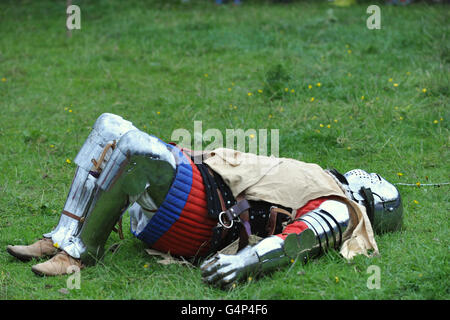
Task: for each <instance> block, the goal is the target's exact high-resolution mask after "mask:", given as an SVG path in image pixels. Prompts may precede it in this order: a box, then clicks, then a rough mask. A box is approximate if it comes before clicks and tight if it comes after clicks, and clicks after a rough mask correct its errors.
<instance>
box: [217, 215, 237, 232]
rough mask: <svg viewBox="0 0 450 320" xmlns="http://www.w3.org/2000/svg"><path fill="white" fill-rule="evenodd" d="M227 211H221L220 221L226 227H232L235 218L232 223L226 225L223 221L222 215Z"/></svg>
mask: <svg viewBox="0 0 450 320" xmlns="http://www.w3.org/2000/svg"><path fill="white" fill-rule="evenodd" d="M224 213H225V211H222V212H221V213H219V223H220V224H221V225H222V226H223V227H224V228H226V229H230V228H231V227H232V226H233V223H234V220H231V223H230V225H226V224H225V223H223V221H222V215H223V214H224Z"/></svg>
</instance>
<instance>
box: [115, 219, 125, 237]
mask: <svg viewBox="0 0 450 320" xmlns="http://www.w3.org/2000/svg"><path fill="white" fill-rule="evenodd" d="M113 231H114V232H116V233H118V234H119V238H120V240H123V239H124V237H123V229H122V217H120V219H119V221H117V228H116V227H114V228H113Z"/></svg>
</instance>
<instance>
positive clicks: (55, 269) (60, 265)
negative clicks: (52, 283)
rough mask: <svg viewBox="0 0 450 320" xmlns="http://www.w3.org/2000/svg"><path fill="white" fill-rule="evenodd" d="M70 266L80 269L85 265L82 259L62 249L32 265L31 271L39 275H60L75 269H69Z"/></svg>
mask: <svg viewBox="0 0 450 320" xmlns="http://www.w3.org/2000/svg"><path fill="white" fill-rule="evenodd" d="M70 266H76V267H78V268H79V269H82V268H83V267H84V266H83V264H82V263H81V261H80V259H74V258H72V257H71V256H69V255H68V254H67V252H65V251H60V252H58V254H57V255H55V256H54V257H53V258H51V259H50V260H48V261H46V262H43V263H39V264H37V265H34V266H33V267H31V271H33V272H34V273H35V274H37V275H38V276H59V275H64V274H68V271H70V272H72V271H73V269H72V271H71V270H70V269H69V270H68V268H69V267H70Z"/></svg>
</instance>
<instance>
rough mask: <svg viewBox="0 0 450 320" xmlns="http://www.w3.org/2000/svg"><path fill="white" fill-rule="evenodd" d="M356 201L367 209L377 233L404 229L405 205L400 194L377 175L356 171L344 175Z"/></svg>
mask: <svg viewBox="0 0 450 320" xmlns="http://www.w3.org/2000/svg"><path fill="white" fill-rule="evenodd" d="M344 177H345V178H346V179H347V182H348V187H349V189H350V190H349V191H350V193H351V195H352V197H353V199H354V200H355V201H357V202H358V203H360V204H362V205H364V206H365V207H366V209H367V215H368V216H369V219H370V222H371V223H372V228H373V230H374V232H375V233H377V234H380V233H384V232H392V231H397V230H399V229H400V228H401V227H402V222H403V205H402V199H401V196H400V192H399V191H398V189H397V188H396V187H395V186H394V185H393V184H392V183H390V182H388V181H386V180H385V179H384V178H382V177H381V176H380V175H379V174H377V173H367V172H366V171H364V170H361V169H354V170H351V171H349V172H347V173H345V174H344Z"/></svg>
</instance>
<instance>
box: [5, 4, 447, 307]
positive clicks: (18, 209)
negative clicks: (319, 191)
mask: <svg viewBox="0 0 450 320" xmlns="http://www.w3.org/2000/svg"><path fill="white" fill-rule="evenodd" d="M73 3H74V4H78V5H79V6H80V7H81V12H82V18H81V27H82V29H81V30H74V31H73V32H72V37H71V38H68V37H67V36H66V32H65V19H66V17H65V13H64V12H65V8H64V4H65V1H60V2H55V1H39V2H34V1H2V2H1V3H0V30H1V33H0V78H3V80H2V81H0V110H1V116H0V147H1V153H0V168H1V175H0V247H1V250H0V298H1V299H449V298H450V294H449V287H450V283H449V273H450V270H449V264H448V259H449V238H450V237H449V219H448V217H449V216H448V212H449V198H448V194H449V187H448V186H442V187H440V188H438V187H424V186H422V187H420V188H418V187H415V186H413V187H408V186H399V189H400V192H401V194H402V196H403V200H404V210H405V221H404V229H403V230H402V231H401V232H398V233H395V234H386V235H383V236H377V238H376V240H377V243H378V247H379V249H380V253H381V256H379V257H375V258H372V259H369V258H367V257H364V256H359V257H356V258H355V259H354V260H353V261H351V262H347V261H345V260H344V259H342V258H341V257H340V256H339V255H338V253H337V252H331V253H329V254H328V255H326V256H324V257H322V258H320V259H317V260H315V261H313V262H311V263H309V264H307V265H305V266H301V265H297V264H296V265H294V267H293V268H292V269H283V270H280V271H278V272H275V273H273V274H271V275H268V276H267V277H265V278H263V279H260V280H258V281H253V282H252V283H245V284H242V285H239V286H238V287H237V288H236V289H234V290H231V291H221V290H219V289H216V288H212V287H209V286H207V285H205V284H204V283H202V281H201V276H200V272H199V270H198V269H194V268H188V267H185V266H178V265H171V266H162V265H160V264H158V263H157V262H156V259H155V258H152V257H150V256H148V255H147V254H146V253H145V251H144V248H145V245H144V244H143V243H141V242H140V241H139V240H137V239H134V238H133V236H132V235H131V234H130V233H129V232H126V235H125V236H126V238H125V240H123V241H120V240H119V239H118V237H117V235H116V234H112V236H111V237H110V239H109V240H108V246H110V245H112V244H113V243H120V247H119V250H118V251H117V252H116V253H115V254H113V253H108V254H107V255H106V257H105V259H104V261H103V262H102V263H100V264H98V265H97V266H95V267H91V268H87V269H85V270H83V271H82V275H81V289H80V290H71V291H70V292H69V294H62V293H60V292H59V289H61V288H64V287H66V280H67V277H56V278H39V277H36V276H35V275H34V274H33V273H32V272H31V270H30V269H31V266H32V265H33V264H34V263H35V262H28V263H22V262H19V261H17V260H15V259H13V258H12V257H11V256H9V254H7V252H6V250H5V248H6V246H7V245H8V244H27V243H31V242H33V241H34V240H36V239H38V238H39V237H40V236H41V234H42V233H45V232H48V231H49V230H51V228H52V227H53V226H54V225H55V224H56V223H57V221H58V217H59V212H60V210H61V209H62V207H63V205H64V201H65V197H66V195H67V192H68V188H69V186H70V181H71V178H72V175H73V173H74V169H75V166H74V164H73V162H72V163H70V164H69V163H67V162H66V159H69V160H71V161H72V160H73V158H74V157H75V155H76V153H77V151H78V149H79V148H80V146H81V144H82V143H83V141H84V139H85V138H86V137H87V135H88V133H89V129H90V127H91V126H92V124H93V122H94V121H95V119H96V118H97V117H98V116H99V115H100V114H101V113H103V112H112V113H116V114H119V115H121V116H123V117H124V118H126V119H129V120H131V121H133V123H134V124H135V125H136V126H138V127H139V128H141V129H143V130H144V131H147V132H149V133H151V134H154V135H156V136H158V137H161V138H162V139H163V140H166V141H169V140H170V138H171V133H172V131H173V130H174V129H176V128H186V129H187V130H189V131H191V132H192V130H193V125H194V120H201V121H203V130H206V129H208V128H218V129H219V130H221V131H222V132H223V133H225V130H226V129H227V128H242V129H244V130H246V129H250V128H254V129H262V128H266V129H269V130H270V129H279V130H280V148H279V150H280V156H283V157H293V158H296V159H299V160H302V161H307V162H315V163H318V164H319V165H321V166H322V167H323V168H333V167H334V168H337V169H338V170H340V171H341V172H345V171H347V170H350V169H353V168H363V169H366V170H368V171H370V172H378V173H381V174H382V175H383V176H384V177H385V178H386V179H388V180H389V181H392V182H410V183H416V182H421V183H427V182H448V181H450V177H449V125H448V124H449V119H450V113H449V108H448V105H449V81H448V75H449V40H448V37H449V33H448V23H447V22H448V20H449V9H448V6H443V5H434V6H428V5H426V4H422V3H419V4H415V5H411V6H406V7H395V6H385V5H383V4H380V7H381V15H382V29H381V30H368V29H367V28H366V19H367V17H368V15H367V14H366V7H367V4H366V5H363V4H360V5H357V6H352V7H347V8H333V11H332V12H329V11H328V10H329V9H330V8H332V7H331V6H330V5H329V4H328V3H327V2H326V1H323V2H320V1H314V2H312V1H311V2H297V3H293V4H289V5H274V4H269V3H265V2H262V3H244V5H242V6H241V7H239V8H235V7H232V6H223V7H216V6H214V5H213V4H212V1H210V2H209V3H208V4H207V5H205V4H204V2H201V1H198V2H195V1H194V2H191V3H190V4H187V5H181V4H179V3H178V2H175V1H167V2H163V1H161V2H158V1H95V2H94V1H73ZM349 50H351V51H349ZM278 65H280V66H281V68H279V69H278V73H277V72H276V71H277V68H278V67H277V66H278ZM206 75H207V76H206ZM389 79H392V82H390V81H389ZM318 82H320V83H321V86H320V87H318V86H317V85H316V84H317V83H318ZM394 83H396V84H398V86H397V87H395V86H394ZM309 84H311V85H312V88H311V89H308V85H309ZM228 88H230V90H231V91H229V90H228ZM284 88H288V92H285V90H284ZM424 88H425V89H426V92H423V89H424ZM258 89H261V90H263V92H262V93H259V92H258ZM292 89H294V92H291V90H292ZM249 92H251V93H252V94H253V95H251V96H249V95H248V93H249ZM363 96H364V99H362V97H363ZM312 97H314V99H315V100H314V101H313V102H311V98H312ZM230 106H231V107H230ZM69 110H72V112H69ZM158 113H159V114H158ZM435 122H436V123H435ZM321 124H322V125H323V127H322V126H321ZM328 125H330V128H328V127H327V126H328ZM398 173H402V174H403V175H402V176H399V175H398ZM414 200H416V202H418V203H416V202H415V201H414ZM126 220H127V219H126ZM125 228H129V224H128V223H125ZM145 264H148V266H149V267H148V268H144V265H145ZM370 265H377V266H379V267H380V269H381V288H380V289H379V290H369V289H368V288H367V286H366V281H367V279H368V277H369V274H367V272H366V270H367V268H368V267H369V266H370Z"/></svg>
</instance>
